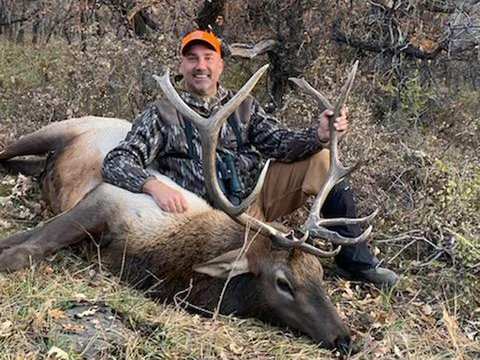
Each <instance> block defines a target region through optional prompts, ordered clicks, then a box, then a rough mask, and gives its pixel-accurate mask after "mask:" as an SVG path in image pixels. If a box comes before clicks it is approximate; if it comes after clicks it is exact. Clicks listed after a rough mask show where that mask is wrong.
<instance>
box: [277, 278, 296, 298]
mask: <svg viewBox="0 0 480 360" xmlns="http://www.w3.org/2000/svg"><path fill="white" fill-rule="evenodd" d="M277 287H278V289H279V290H280V291H282V292H284V293H286V294H288V295H289V296H290V297H292V298H295V295H294V294H293V290H292V288H291V286H290V284H289V283H288V282H287V281H286V280H285V279H281V278H277Z"/></svg>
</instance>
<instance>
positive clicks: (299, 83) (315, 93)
mask: <svg viewBox="0 0 480 360" xmlns="http://www.w3.org/2000/svg"><path fill="white" fill-rule="evenodd" d="M288 80H290V81H291V82H293V83H295V85H297V86H298V87H299V88H300V89H303V90H304V91H305V92H306V93H307V94H310V96H311V97H313V98H314V99H315V100H317V102H319V103H321V104H323V106H324V107H325V108H326V109H328V110H334V107H333V105H332V104H331V103H330V101H328V100H327V98H326V97H325V96H323V95H322V94H321V93H320V92H319V91H318V90H316V89H315V88H314V87H313V86H312V85H310V84H309V83H308V82H307V81H306V80H305V79H303V78H302V79H299V78H295V77H291V78H288Z"/></svg>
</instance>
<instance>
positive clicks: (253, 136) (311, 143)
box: [248, 101, 325, 163]
mask: <svg viewBox="0 0 480 360" xmlns="http://www.w3.org/2000/svg"><path fill="white" fill-rule="evenodd" d="M248 137H249V141H250V143H251V144H252V145H253V146H255V148H256V149H257V150H258V151H260V152H261V153H262V154H263V155H264V156H266V157H271V158H274V159H277V160H279V161H281V162H286V163H289V162H294V161H297V160H300V159H303V158H305V157H307V156H310V155H313V154H314V153H316V152H318V151H319V150H321V149H322V148H323V147H324V146H325V143H323V142H322V141H320V139H319V137H318V134H317V126H310V127H307V128H303V129H298V130H292V129H288V128H286V127H284V126H282V125H281V124H280V123H279V121H278V120H277V119H275V118H274V117H272V116H269V115H268V114H266V113H265V111H264V110H263V109H262V107H261V106H260V104H259V103H258V102H257V101H255V102H254V103H253V106H252V115H251V119H250V127H249V130H248Z"/></svg>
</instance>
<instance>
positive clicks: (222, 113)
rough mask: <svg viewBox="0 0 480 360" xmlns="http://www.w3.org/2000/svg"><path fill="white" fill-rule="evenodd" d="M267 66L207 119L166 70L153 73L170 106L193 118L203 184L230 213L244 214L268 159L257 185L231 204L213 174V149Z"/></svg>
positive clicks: (214, 154)
mask: <svg viewBox="0 0 480 360" xmlns="http://www.w3.org/2000/svg"><path fill="white" fill-rule="evenodd" d="M267 68H268V64H267V65H264V66H263V67H261V68H260V69H259V70H258V71H257V72H256V73H255V74H254V75H253V76H252V77H251V78H250V80H248V81H247V83H246V84H245V85H244V86H243V87H242V88H241V89H240V90H239V91H238V92H237V94H236V95H235V96H234V97H233V98H232V99H230V100H229V101H228V103H227V104H225V106H224V107H222V108H221V109H220V110H219V111H218V112H217V113H215V114H214V115H212V116H210V117H209V118H208V119H206V118H204V117H202V116H200V115H199V114H197V113H196V112H195V111H194V110H192V109H191V108H190V107H189V106H188V105H187V104H186V103H185V102H184V101H183V100H182V98H181V97H180V95H178V93H177V91H176V90H175V88H174V87H173V85H172V83H171V82H170V75H169V71H168V69H167V71H166V72H165V74H164V75H163V76H162V77H159V76H156V75H153V77H154V78H155V80H157V82H158V83H159V85H160V87H161V89H162V91H163V92H164V93H165V95H166V96H167V98H168V99H169V100H170V102H171V103H172V105H173V106H174V107H175V108H176V109H177V110H178V111H179V112H180V113H181V114H183V115H184V116H185V117H187V118H189V119H190V120H192V122H193V123H194V124H195V126H196V127H197V129H198V132H199V135H200V139H201V144H202V153H203V161H202V168H203V173H204V177H205V186H206V187H207V191H208V193H209V194H210V196H211V198H212V200H213V201H214V204H215V206H216V207H217V208H219V209H221V210H223V211H224V212H226V213H227V214H229V215H231V216H237V215H239V214H241V213H243V212H244V211H245V209H246V208H247V207H248V206H250V205H251V204H252V203H253V202H254V201H255V199H256V198H257V196H258V194H259V193H260V190H261V188H262V186H263V181H264V179H265V175H266V173H267V170H268V166H269V164H270V161H267V162H266V164H265V166H264V168H263V169H262V172H261V174H260V176H259V179H258V181H257V185H256V186H255V188H254V189H253V191H252V193H251V194H250V195H249V196H248V197H247V198H246V199H245V200H244V201H243V202H242V203H241V204H240V205H238V206H234V205H233V204H232V203H231V202H230V200H228V199H227V197H226V196H225V195H224V194H223V191H222V190H221V188H220V185H219V184H218V179H217V174H216V148H217V142H218V133H219V132H220V129H221V127H222V126H223V124H224V123H225V121H226V120H227V119H228V117H229V116H230V114H232V113H233V112H234V111H235V110H236V109H237V107H238V106H239V105H240V104H241V103H242V102H243V101H244V100H245V98H246V97H247V96H248V95H249V93H250V92H251V91H252V89H253V88H254V86H255V85H256V83H257V82H258V80H259V79H260V77H261V76H262V75H263V74H264V73H265V71H266V70H267Z"/></svg>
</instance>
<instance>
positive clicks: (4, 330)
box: [0, 320, 13, 337]
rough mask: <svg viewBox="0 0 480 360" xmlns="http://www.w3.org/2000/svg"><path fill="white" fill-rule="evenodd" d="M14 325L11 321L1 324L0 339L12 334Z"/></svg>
mask: <svg viewBox="0 0 480 360" xmlns="http://www.w3.org/2000/svg"><path fill="white" fill-rule="evenodd" d="M12 326H13V323H12V322H11V321H10V320H6V321H4V322H3V323H1V324H0V337H7V336H8V335H10V334H11V332H12Z"/></svg>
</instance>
